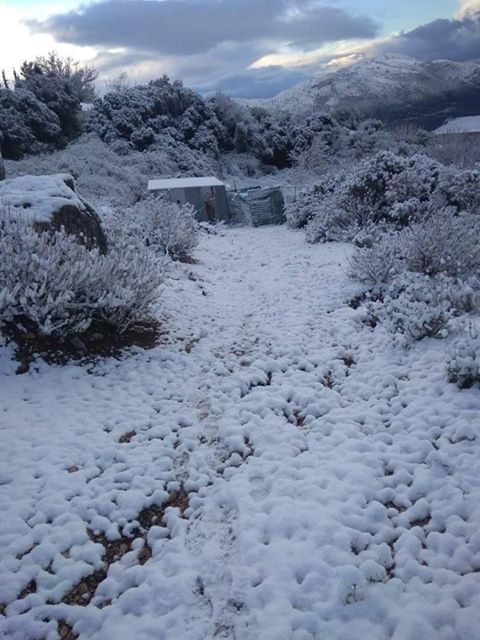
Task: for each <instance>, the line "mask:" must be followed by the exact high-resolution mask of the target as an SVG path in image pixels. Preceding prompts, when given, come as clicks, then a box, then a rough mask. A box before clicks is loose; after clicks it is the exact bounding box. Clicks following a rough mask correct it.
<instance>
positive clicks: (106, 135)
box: [87, 76, 292, 167]
mask: <svg viewBox="0 0 480 640" xmlns="http://www.w3.org/2000/svg"><path fill="white" fill-rule="evenodd" d="M87 128H88V130H89V131H91V132H94V133H96V134H97V135H99V136H100V138H101V139H102V140H104V141H105V142H107V143H108V144H118V140H123V141H124V142H127V143H128V144H129V145H131V146H132V147H134V148H135V149H138V150H141V151H144V150H147V149H148V150H154V149H159V148H164V147H165V146H167V145H170V146H176V145H178V144H180V145H184V146H186V147H187V148H188V149H191V150H196V151H199V152H201V153H202V154H205V155H207V156H209V157H211V158H216V157H218V155H219V154H220V153H222V152H231V151H238V152H240V153H250V154H252V155H253V156H255V157H256V158H258V159H260V160H261V161H262V162H264V163H265V164H270V165H274V166H277V167H285V166H288V165H289V164H290V152H291V150H292V144H291V137H290V131H289V127H288V118H282V117H281V116H280V115H277V114H274V113H272V112H270V111H267V110H265V109H262V108H260V107H248V106H246V105H240V104H238V103H234V102H233V101H232V100H231V99H230V98H227V97H226V96H221V95H220V96H215V98H202V96H200V95H199V94H198V93H196V92H195V91H192V90H191V89H187V88H186V87H184V86H183V84H182V83H181V82H179V81H174V82H171V81H170V79H169V78H168V77H166V76H164V77H163V78H158V79H156V80H152V81H151V82H149V83H148V84H146V85H135V86H121V87H120V88H119V89H118V90H114V91H109V92H108V93H106V94H105V95H104V96H103V98H101V99H98V100H96V101H95V103H94V108H93V110H92V111H91V113H90V117H89V120H88V123H87Z"/></svg>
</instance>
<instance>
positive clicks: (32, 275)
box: [0, 215, 163, 337]
mask: <svg viewBox="0 0 480 640" xmlns="http://www.w3.org/2000/svg"><path fill="white" fill-rule="evenodd" d="M162 281H163V273H162V269H161V268H159V265H158V264H156V263H155V261H153V260H152V257H151V255H149V251H148V250H147V249H146V248H145V247H144V246H142V245H141V244H139V243H138V242H135V241H132V240H130V239H128V238H126V237H122V238H119V237H117V238H114V239H113V242H110V249H109V252H108V253H107V254H106V255H101V254H100V253H99V252H98V250H97V249H94V250H88V249H87V248H86V247H84V246H83V245H81V244H79V243H78V242H77V241H76V240H75V238H74V237H72V236H69V235H67V234H66V233H65V232H64V231H63V230H62V231H57V232H54V233H51V232H46V231H44V232H36V231H35V230H34V229H33V228H32V227H31V226H29V225H28V224H27V223H25V222H23V221H18V220H15V221H14V220H11V219H9V217H8V216H7V215H3V216H2V219H1V221H0V323H1V324H3V325H5V324H6V323H10V324H12V323H13V325H14V326H16V327H17V328H19V329H20V330H24V331H25V332H27V331H29V332H34V333H35V334H39V335H47V336H56V337H66V336H72V335H77V334H81V333H82V332H84V331H86V330H87V329H88V328H89V327H90V326H91V325H92V323H96V322H99V323H102V324H106V325H108V326H109V327H110V328H112V329H113V330H114V331H115V332H117V333H118V334H123V333H124V332H125V331H127V330H128V329H129V328H131V327H132V325H134V324H135V323H138V322H143V321H146V320H147V319H149V317H150V313H151V311H152V306H153V304H154V303H155V301H156V299H157V290H158V287H159V285H160V284H161V283H162Z"/></svg>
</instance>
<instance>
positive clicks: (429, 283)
mask: <svg viewBox="0 0 480 640" xmlns="http://www.w3.org/2000/svg"><path fill="white" fill-rule="evenodd" d="M369 311H370V313H371V315H373V316H375V317H376V319H377V320H380V321H382V322H383V323H384V325H385V326H386V328H387V329H388V330H389V331H390V332H391V333H393V334H401V335H402V336H404V337H405V339H406V340H407V341H412V340H422V339H423V338H426V337H429V338H432V337H446V335H447V334H448V327H449V324H450V321H451V319H452V317H453V315H454V310H453V309H452V307H451V304H450V301H449V296H448V292H447V291H446V289H445V283H444V282H442V281H437V280H434V279H432V278H428V277H426V276H421V275H418V274H408V273H407V274H402V275H401V276H400V277H399V278H397V279H396V281H395V282H394V284H393V285H391V286H390V287H389V289H388V291H387V293H386V295H385V296H384V299H383V303H375V308H371V309H369Z"/></svg>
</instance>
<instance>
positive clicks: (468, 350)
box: [447, 324, 480, 389]
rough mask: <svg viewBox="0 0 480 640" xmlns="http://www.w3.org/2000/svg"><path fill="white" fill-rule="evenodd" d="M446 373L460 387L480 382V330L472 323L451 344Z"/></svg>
mask: <svg viewBox="0 0 480 640" xmlns="http://www.w3.org/2000/svg"><path fill="white" fill-rule="evenodd" d="M447 373H448V379H449V381H450V382H454V383H455V384H456V385H457V386H458V387H460V388H461V389H468V388H469V387H471V386H473V385H474V384H475V383H476V382H480V332H479V330H478V328H477V327H476V326H475V325H474V324H470V325H468V327H467V328H466V329H465V330H464V332H463V335H462V336H461V337H460V338H459V339H458V340H456V341H455V342H454V343H453V344H452V345H451V347H450V349H449V353H448V360H447Z"/></svg>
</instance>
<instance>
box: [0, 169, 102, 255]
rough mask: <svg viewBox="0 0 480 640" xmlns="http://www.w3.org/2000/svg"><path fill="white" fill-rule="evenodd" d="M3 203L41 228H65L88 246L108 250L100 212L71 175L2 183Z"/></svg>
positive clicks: (0, 198) (0, 197)
mask: <svg viewBox="0 0 480 640" xmlns="http://www.w3.org/2000/svg"><path fill="white" fill-rule="evenodd" d="M0 205H2V206H3V207H4V208H5V210H6V211H7V213H8V215H9V216H10V217H21V218H22V219H23V220H25V221H27V222H31V223H32V224H33V225H34V227H35V228H36V229H38V230H45V229H60V228H62V227H63V228H64V229H65V230H66V231H67V233H70V234H73V235H76V236H78V237H79V238H81V239H82V240H83V242H84V243H85V244H86V245H87V246H88V247H99V248H100V250H101V251H106V248H107V240H106V236H105V233H104V231H103V228H102V225H101V222H100V218H99V216H98V214H97V213H96V211H95V210H94V209H93V208H92V207H91V205H89V204H88V203H87V202H86V201H85V200H84V199H83V198H82V197H81V196H80V195H79V194H78V193H77V192H76V190H75V181H74V179H73V178H72V176H70V175H68V174H63V173H59V174H56V175H50V176H21V177H19V178H11V179H9V180H4V181H2V183H1V184H0Z"/></svg>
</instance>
